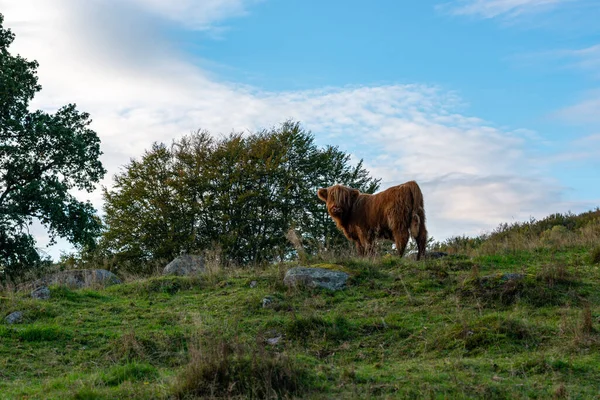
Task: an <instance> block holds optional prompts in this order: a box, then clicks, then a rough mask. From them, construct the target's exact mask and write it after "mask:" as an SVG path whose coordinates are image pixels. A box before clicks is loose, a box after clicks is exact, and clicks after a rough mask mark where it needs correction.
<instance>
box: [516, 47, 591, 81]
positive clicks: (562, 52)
mask: <svg viewBox="0 0 600 400" xmlns="http://www.w3.org/2000/svg"><path fill="white" fill-rule="evenodd" d="M509 59H510V60H511V61H512V62H514V63H515V64H517V65H519V66H524V67H534V68H542V67H543V68H544V69H560V70H570V71H574V72H584V73H586V74H589V75H590V76H591V77H593V78H596V79H598V78H600V44H594V45H591V46H587V47H580V48H576V49H553V50H547V51H537V52H529V53H524V54H516V55H513V56H511V57H510V58H509Z"/></svg>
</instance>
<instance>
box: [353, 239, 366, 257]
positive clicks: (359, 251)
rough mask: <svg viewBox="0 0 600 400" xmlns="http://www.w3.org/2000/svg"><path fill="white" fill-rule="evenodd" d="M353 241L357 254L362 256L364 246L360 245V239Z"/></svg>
mask: <svg viewBox="0 0 600 400" xmlns="http://www.w3.org/2000/svg"><path fill="white" fill-rule="evenodd" d="M354 242H355V243H356V251H357V252H358V255H359V256H360V257H363V256H364V255H365V246H363V245H362V243H361V242H360V240H355V241H354Z"/></svg>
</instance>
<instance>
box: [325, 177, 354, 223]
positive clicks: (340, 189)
mask: <svg viewBox="0 0 600 400" xmlns="http://www.w3.org/2000/svg"><path fill="white" fill-rule="evenodd" d="M359 194H360V192H359V191H358V190H356V189H352V188H349V187H346V186H343V185H334V186H330V187H328V188H322V189H319V190H318V191H317V196H319V198H320V199H321V200H323V201H324V202H325V203H326V204H327V212H328V213H329V215H331V217H332V218H334V219H342V218H343V217H344V216H347V215H348V213H349V212H350V210H351V209H352V206H353V205H354V202H355V201H356V199H357V198H358V195H359Z"/></svg>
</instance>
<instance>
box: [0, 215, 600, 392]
mask: <svg viewBox="0 0 600 400" xmlns="http://www.w3.org/2000/svg"><path fill="white" fill-rule="evenodd" d="M599 246H600V211H598V210H596V211H593V212H590V213H585V214H582V215H579V216H574V215H567V216H559V215H555V216H551V217H549V218H548V219H545V220H542V221H530V222H528V223H526V224H515V225H512V226H502V227H500V228H499V229H498V230H497V231H496V232H494V233H492V234H490V235H485V236H483V237H480V238H475V239H470V238H455V239H452V240H450V241H448V242H446V243H444V244H438V245H437V247H438V249H441V250H445V251H447V252H448V253H450V255H449V256H448V257H444V258H441V259H436V260H426V261H421V262H415V261H411V260H409V259H408V258H403V259H399V258H397V257H390V256H384V257H382V258H377V259H375V260H360V259H342V260H327V262H328V263H330V264H336V265H337V267H336V268H342V269H344V270H346V271H347V272H349V273H350V274H351V280H350V284H349V286H348V287H347V288H346V289H345V290H343V291H338V292H329V291H326V290H317V289H306V288H303V289H289V288H287V287H285V286H284V285H283V283H282V281H283V274H284V273H285V271H286V269H287V268H289V267H291V266H292V265H293V264H289V265H279V266H271V267H268V268H264V269H258V268H254V269H241V270H232V271H226V270H219V269H218V268H214V270H213V271H212V272H210V273H209V274H207V275H206V276H202V277H198V278H175V277H154V278H149V279H136V280H131V281H129V282H126V283H124V284H122V285H116V286H112V287H109V288H106V289H97V290H89V289H84V290H70V289H66V288H61V287H52V288H51V296H52V297H51V299H50V300H47V301H39V300H38V301H35V300H32V299H30V298H29V294H28V293H21V292H17V293H13V292H9V291H5V292H3V293H2V294H1V296H2V297H1V299H0V316H2V317H4V316H5V315H7V314H9V313H10V312H13V311H17V310H20V311H22V312H23V313H24V321H23V322H22V323H20V324H14V325H8V324H6V323H4V322H0V398H2V399H4V398H6V399H12V398H15V399H20V398H28V399H35V398H40V399H41V398H44V399H47V398H53V399H69V398H74V399H123V398H140V399H142V398H193V397H194V396H199V397H201V396H204V397H210V396H215V397H234V398H235V397H236V396H237V397H240V398H246V397H255V398H262V397H277V396H279V397H284V398H288V397H305V398H332V397H335V398H373V397H380V398H464V397H470V398H473V397H475V398H486V399H489V398H511V399H512V398H593V397H595V396H598V392H599V388H600V368H599V367H598V366H599V365H600V320H599V318H600V271H599V268H600V247H599ZM323 261H324V260H320V262H323ZM314 262H315V263H316V262H319V260H315V261H314ZM326 266H327V265H326ZM252 281H256V285H251V282H252ZM266 297H269V298H270V299H271V303H270V304H268V306H267V307H263V299H264V298H266ZM277 338H280V339H277ZM269 339H272V340H271V342H272V344H269ZM273 342H276V343H273Z"/></svg>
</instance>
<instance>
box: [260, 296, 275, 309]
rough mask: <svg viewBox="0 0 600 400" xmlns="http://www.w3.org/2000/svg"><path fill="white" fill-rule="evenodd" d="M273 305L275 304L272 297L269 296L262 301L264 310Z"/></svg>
mask: <svg viewBox="0 0 600 400" xmlns="http://www.w3.org/2000/svg"><path fill="white" fill-rule="evenodd" d="M271 304H273V298H272V297H271V296H267V297H265V298H264V299H262V306H263V308H267V307H269V306H270V305H271Z"/></svg>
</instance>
